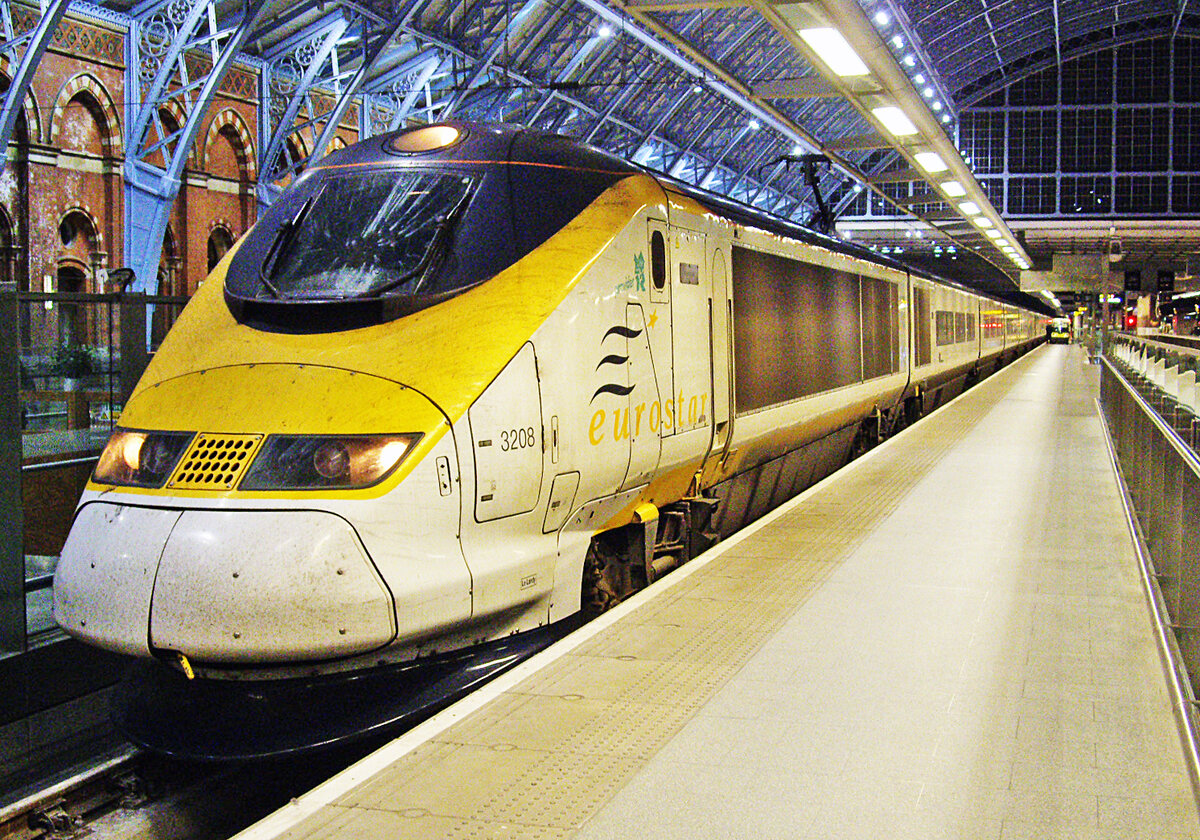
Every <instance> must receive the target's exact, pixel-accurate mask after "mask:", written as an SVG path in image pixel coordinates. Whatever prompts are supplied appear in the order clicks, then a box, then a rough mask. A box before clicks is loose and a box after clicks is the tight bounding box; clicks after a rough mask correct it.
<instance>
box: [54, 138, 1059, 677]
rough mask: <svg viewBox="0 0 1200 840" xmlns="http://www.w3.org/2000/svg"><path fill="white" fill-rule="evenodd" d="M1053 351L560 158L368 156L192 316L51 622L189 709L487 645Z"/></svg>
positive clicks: (683, 547) (117, 448)
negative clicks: (278, 683) (278, 685)
mask: <svg viewBox="0 0 1200 840" xmlns="http://www.w3.org/2000/svg"><path fill="white" fill-rule="evenodd" d="M1044 337H1045V330H1044V319H1043V318H1041V317H1040V316H1038V315H1036V314H1035V313H1033V312H1030V311H1024V310H1021V309H1018V308H1016V307H1014V306H1011V305H1007V304H1004V303H1001V302H997V301H995V300H992V299H989V298H986V297H981V296H980V295H978V294H974V293H972V292H970V291H968V290H966V289H963V288H958V287H955V286H952V285H948V284H946V283H943V282H939V281H937V280H935V279H933V278H930V277H926V276H921V275H919V274H916V273H913V272H912V271H909V270H906V269H905V267H904V266H903V265H901V264H899V263H896V262H893V261H890V260H888V259H886V258H883V257H880V256H877V255H875V254H873V253H871V252H869V251H866V250H864V249H860V248H856V247H853V246H850V245H847V244H845V243H842V242H839V241H837V240H835V239H831V238H827V237H824V236H820V235H817V234H814V233H812V232H810V231H808V230H805V229H802V228H800V227H797V226H792V225H788V224H785V223H783V222H781V221H779V220H777V219H774V218H770V217H767V216H760V215H757V214H755V213H754V212H753V211H751V210H748V209H746V208H744V207H739V206H735V205H732V204H727V203H724V202H721V201H719V200H715V199H712V198H711V197H702V196H699V195H697V194H694V193H692V192H689V191H688V190H687V189H686V188H684V187H681V186H679V185H676V184H672V183H668V182H665V181H664V180H662V179H660V178H658V177H655V176H654V175H652V174H648V173H647V172H645V171H643V170H641V169H639V168H637V167H636V166H633V165H631V164H628V163H626V162H623V161H621V160H618V159H616V158H614V157H611V156H609V155H607V154H604V153H602V152H600V151H597V150H595V149H592V148H589V147H587V146H584V145H581V144H579V143H577V142H575V141H573V140H570V139H568V138H564V137H560V136H555V135H550V134H546V133H539V132H537V131H533V130H528V129H524V128H521V127H516V126H508V125H484V124H473V123H465V122H450V123H445V124H437V125H429V126H425V127H420V128H415V129H411V130H407V131H403V132H400V133H395V134H391V135H388V136H383V137H377V138H372V139H370V140H367V141H365V142H362V143H359V144H357V145H355V146H352V147H350V148H347V149H343V150H340V151H338V152H335V153H334V154H332V155H330V156H329V157H327V158H325V159H324V160H323V161H322V162H320V163H319V164H318V165H315V166H314V167H312V168H311V169H310V170H309V171H307V172H305V173H304V174H303V175H302V176H300V177H299V178H298V179H297V180H296V181H295V182H294V183H293V184H292V185H291V186H290V188H289V189H288V190H287V192H286V193H285V194H284V195H283V196H282V197H281V198H280V199H279V200H278V201H277V203H275V204H274V205H273V206H272V207H271V208H270V210H269V212H267V213H266V215H265V216H264V217H263V219H262V220H261V221H260V222H259V223H258V224H257V225H256V226H255V227H254V228H253V229H252V230H251V231H250V232H249V233H247V234H246V236H245V237H244V238H243V239H242V240H241V241H240V242H239V243H238V244H237V245H236V246H235V247H234V248H233V249H232V250H231V251H230V253H229V254H227V255H226V257H225V259H224V260H222V262H221V263H220V265H218V266H217V267H216V268H215V270H214V271H213V273H212V274H211V275H210V277H209V279H208V280H207V281H206V282H205V283H204V285H203V287H202V288H201V289H199V291H198V292H197V293H196V295H195V297H194V298H193V299H192V301H191V302H190V303H189V304H188V306H187V307H186V309H185V310H184V312H183V313H182V315H181V316H180V318H179V320H178V322H177V323H176V325H175V327H174V328H173V329H172V331H171V332H170V334H169V336H168V337H167V338H166V340H165V341H164V342H163V344H162V347H161V349H160V350H159V352H158V353H157V354H156V355H155V356H154V358H153V361H152V362H151V364H150V366H149V367H148V369H147V371H146V373H145V375H144V376H143V377H142V379H141V382H140V383H139V385H138V386H137V388H136V390H135V391H134V392H133V394H132V396H131V397H130V399H129V401H128V404H127V405H126V407H125V410H124V411H123V412H122V414H121V417H120V427H119V428H118V429H117V430H116V431H115V433H114V434H113V435H112V438H111V440H110V441H109V442H108V444H107V447H106V448H105V449H104V451H103V454H102V456H101V457H100V460H99V463H98V465H97V467H96V469H95V472H94V474H93V476H92V478H91V481H90V483H89V484H88V486H87V489H86V491H85V493H84V494H83V497H82V498H81V500H80V502H79V506H78V510H77V513H76V516H75V521H74V524H73V527H72V529H71V532H70V536H69V538H68V540H67V542H66V545H65V547H64V549H63V551H62V557H61V560H60V562H59V564H58V570H57V573H56V575H55V587H54V609H55V616H56V618H57V620H58V622H59V623H60V624H61V625H62V626H63V627H64V628H65V629H66V630H67V631H68V632H69V633H70V634H72V635H73V636H75V637H77V638H79V639H81V640H83V641H85V642H87V643H90V644H93V645H97V646H99V647H102V648H106V649H109V650H112V651H117V652H120V653H123V654H129V655H132V656H135V657H143V658H148V659H151V658H153V659H158V660H161V661H162V662H163V663H164V664H165V665H166V667H168V668H170V669H173V670H176V671H186V672H188V674H189V676H195V677H197V678H198V679H197V682H203V681H204V680H208V681H219V680H234V679H241V680H260V681H261V680H272V679H285V678H296V679H299V678H308V679H311V678H312V677H313V676H319V675H327V674H331V673H336V672H347V671H353V670H355V669H372V668H376V667H378V666H386V665H389V664H396V663H404V662H409V661H411V660H414V659H417V658H419V657H426V656H430V655H433V654H445V653H447V652H452V651H458V650H463V649H469V648H471V647H472V646H479V645H481V644H486V643H490V642H494V641H495V640H500V639H505V638H507V637H510V636H511V635H512V634H520V633H522V632H524V631H531V630H533V629H535V628H538V627H542V626H543V625H548V624H550V623H553V622H557V621H559V620H560V619H564V618H566V617H569V616H572V615H574V614H578V613H580V612H581V611H585V612H587V611H591V612H595V611H599V610H602V609H604V608H606V607H607V606H609V605H611V604H613V603H616V602H618V601H620V600H621V599H622V598H624V597H626V596H627V595H628V594H630V593H631V592H633V591H635V590H636V589H638V588H639V587H642V586H645V585H646V584H647V583H649V582H651V581H653V580H654V579H656V578H657V577H658V576H660V575H661V574H663V573H664V572H666V571H667V570H669V569H670V568H672V567H673V566H675V565H677V564H679V563H681V562H685V561H686V560H687V559H688V558H689V557H691V556H692V555H693V554H695V553H696V552H697V551H700V550H702V549H703V548H704V547H705V546H707V545H708V544H710V543H711V542H712V541H713V540H715V539H718V538H720V537H721V536H723V535H727V534H730V533H732V532H733V531H735V530H737V529H738V528H739V527H741V526H742V525H743V524H744V523H746V522H748V521H750V520H752V519H754V518H756V517H758V516H761V515H762V514H763V513H765V512H766V511H768V510H769V509H771V508H772V507H774V506H776V505H779V504H780V503H782V502H783V501H784V500H786V499H788V498H789V497H791V496H792V495H794V494H796V493H798V492H799V491H800V490H802V489H804V488H805V487H806V486H809V485H811V484H812V483H814V482H815V481H817V480H819V479H821V478H822V477H823V476H825V475H826V474H828V473H829V472H831V471H832V470H834V469H836V468H837V467H838V466H839V465H841V464H843V463H844V462H845V461H846V460H847V458H848V457H850V456H851V455H852V454H853V453H854V451H855V450H856V449H862V448H864V447H866V446H869V445H870V444H871V443H873V442H875V441H877V440H878V439H879V438H880V437H882V436H886V435H887V434H888V433H890V432H892V431H894V430H895V429H896V428H898V427H899V426H901V425H903V424H904V423H905V422H908V421H911V420H912V419H914V418H916V417H917V416H919V415H920V414H921V413H922V412H923V411H927V410H929V409H930V408H932V407H933V406H935V405H936V404H938V403H939V402H942V401H944V400H947V399H949V398H950V397H952V396H954V395H955V394H957V393H958V392H959V391H961V390H962V388H963V387H964V386H965V384H967V383H969V382H970V381H971V380H973V379H975V378H978V377H980V376H983V375H986V374H988V373H990V372H991V371H992V370H994V369H995V368H997V367H998V366H1000V365H1002V364H1005V363H1007V362H1009V361H1011V360H1012V359H1013V358H1015V357H1016V356H1017V355H1018V354H1020V353H1023V352H1025V351H1026V350H1028V349H1030V348H1032V347H1033V346H1035V345H1036V344H1037V343H1038V342H1039V341H1041V340H1043V339H1044Z"/></svg>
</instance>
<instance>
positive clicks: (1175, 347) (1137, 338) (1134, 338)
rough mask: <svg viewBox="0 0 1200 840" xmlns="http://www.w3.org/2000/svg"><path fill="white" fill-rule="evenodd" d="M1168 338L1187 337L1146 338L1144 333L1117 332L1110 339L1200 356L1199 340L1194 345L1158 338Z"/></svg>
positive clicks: (1163, 337) (1169, 351)
mask: <svg viewBox="0 0 1200 840" xmlns="http://www.w3.org/2000/svg"><path fill="white" fill-rule="evenodd" d="M1168 338H1187V336H1159V337H1158V338H1148V337H1146V336H1144V335H1130V334H1128V333H1119V334H1117V335H1114V336H1113V337H1112V338H1111V339H1109V340H1110V341H1128V342H1130V343H1131V344H1142V345H1145V346H1147V347H1152V348H1154V349H1157V350H1163V351H1165V352H1168V353H1182V354H1184V355H1186V356H1198V357H1200V342H1198V343H1197V344H1196V345H1195V346H1194V347H1193V346H1189V345H1187V344H1178V343H1175V342H1172V341H1166V340H1159V339H1168Z"/></svg>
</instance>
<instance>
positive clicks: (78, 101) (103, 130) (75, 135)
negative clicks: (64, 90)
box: [58, 90, 112, 157]
mask: <svg viewBox="0 0 1200 840" xmlns="http://www.w3.org/2000/svg"><path fill="white" fill-rule="evenodd" d="M108 135H109V125H108V120H107V118H106V117H105V115H104V109H103V108H102V107H100V103H99V102H97V101H96V97H94V96H93V95H92V94H91V92H90V91H87V90H81V91H79V92H78V93H76V94H75V95H74V96H73V97H71V99H70V100H69V101H68V102H67V104H66V107H64V108H63V112H62V121H61V124H60V127H59V133H58V146H59V148H61V149H65V150H69V151H73V152H86V153H88V154H92V155H97V156H100V157H108V156H110V155H111V154H112V151H111V149H110V145H111V144H110V142H109V136H108Z"/></svg>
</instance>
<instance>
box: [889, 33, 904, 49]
mask: <svg viewBox="0 0 1200 840" xmlns="http://www.w3.org/2000/svg"><path fill="white" fill-rule="evenodd" d="M892 46H893V47H895V48H896V49H900V48H901V47H903V46H904V39H903V38H901V37H900V36H899V35H897V36H896V37H894V38H892Z"/></svg>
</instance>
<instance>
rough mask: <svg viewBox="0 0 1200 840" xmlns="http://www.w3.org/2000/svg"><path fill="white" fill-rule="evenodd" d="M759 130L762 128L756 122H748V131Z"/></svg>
mask: <svg viewBox="0 0 1200 840" xmlns="http://www.w3.org/2000/svg"><path fill="white" fill-rule="evenodd" d="M760 128H762V126H761V125H759V122H758V120H750V130H751V131H758V130H759V129H760Z"/></svg>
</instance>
